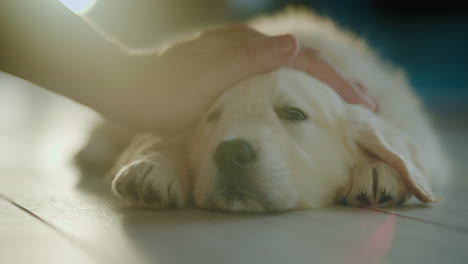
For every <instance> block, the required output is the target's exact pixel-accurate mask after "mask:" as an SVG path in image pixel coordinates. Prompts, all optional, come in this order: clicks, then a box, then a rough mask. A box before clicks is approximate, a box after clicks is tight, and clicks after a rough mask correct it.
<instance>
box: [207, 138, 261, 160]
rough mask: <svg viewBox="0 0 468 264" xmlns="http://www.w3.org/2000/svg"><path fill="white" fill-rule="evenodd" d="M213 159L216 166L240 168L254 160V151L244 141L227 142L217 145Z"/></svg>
mask: <svg viewBox="0 0 468 264" xmlns="http://www.w3.org/2000/svg"><path fill="white" fill-rule="evenodd" d="M214 159H215V162H216V164H217V165H218V166H236V167H242V166H244V165H247V164H248V163H250V162H252V161H254V160H255V151H254V150H253V148H252V145H251V144H250V143H249V142H247V141H245V140H242V139H234V140H227V141H223V142H221V144H219V145H218V148H217V149H216V152H215V155H214Z"/></svg>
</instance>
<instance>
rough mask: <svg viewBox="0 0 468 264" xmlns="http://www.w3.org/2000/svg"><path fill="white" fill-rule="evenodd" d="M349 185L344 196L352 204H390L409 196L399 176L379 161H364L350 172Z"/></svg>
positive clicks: (400, 201) (398, 202)
mask: <svg viewBox="0 0 468 264" xmlns="http://www.w3.org/2000/svg"><path fill="white" fill-rule="evenodd" d="M351 177H352V179H351V186H350V188H349V191H348V193H347V195H346V197H345V198H344V199H345V201H346V202H347V203H348V204H350V205H354V206H392V205H399V204H402V203H403V202H404V201H406V200H407V199H408V198H409V197H410V192H409V191H408V190H407V188H406V187H405V185H404V183H403V181H402V180H401V176H400V174H399V173H398V172H396V171H395V170H394V169H393V168H391V167H390V166H388V165H387V164H385V163H384V162H381V161H374V162H365V163H361V164H360V165H357V166H356V167H354V168H353V170H352V172H351Z"/></svg>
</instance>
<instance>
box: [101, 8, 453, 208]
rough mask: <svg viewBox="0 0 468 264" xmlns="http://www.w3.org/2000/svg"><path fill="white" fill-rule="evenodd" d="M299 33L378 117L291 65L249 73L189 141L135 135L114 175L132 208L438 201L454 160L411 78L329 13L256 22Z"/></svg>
mask: <svg viewBox="0 0 468 264" xmlns="http://www.w3.org/2000/svg"><path fill="white" fill-rule="evenodd" d="M250 25H251V26H252V27H254V28H255V29H257V30H259V31H260V32H263V33H265V34H283V33H292V34H294V35H295V36H296V37H297V38H298V39H299V41H300V42H301V45H303V46H308V47H311V48H315V49H317V50H320V52H322V53H323V54H324V55H325V56H326V57H327V58H329V59H330V60H331V62H332V63H333V64H334V65H335V66H336V67H337V68H338V69H340V70H341V71H343V72H344V73H345V74H346V75H347V76H349V77H350V78H351V79H353V80H357V81H359V82H360V83H362V84H364V86H365V87H367V89H368V93H369V94H370V95H371V96H372V97H374V98H376V99H377V101H378V102H379V105H380V111H379V113H377V114H376V113H373V112H371V111H369V110H368V109H366V108H364V107H362V106H359V105H351V104H348V103H346V102H345V101H343V100H342V99H341V98H340V97H339V96H338V95H337V94H336V93H335V92H334V90H332V89H331V88H330V87H329V86H327V85H326V84H324V83H323V82H321V81H319V80H318V79H316V78H314V77H312V76H310V75H308V74H305V73H302V72H299V71H295V70H291V69H286V68H282V69H278V70H275V71H272V72H269V73H265V74H259V75H256V76H253V77H251V78H248V79H246V80H244V81H242V82H240V83H238V84H237V85H236V86H235V87H233V88H232V89H230V90H229V91H227V92H226V93H225V94H224V95H222V96H221V97H220V98H219V99H218V100H217V101H216V102H215V103H214V104H213V105H212V106H211V108H210V109H209V110H208V111H207V113H206V115H205V117H204V118H203V120H201V121H200V123H199V124H198V126H197V128H196V129H194V131H191V132H190V133H189V134H188V136H182V137H177V138H170V137H165V138H159V137H156V136H153V135H149V134H143V135H137V136H135V138H134V139H133V140H132V142H131V143H130V145H129V146H128V147H127V149H126V150H125V151H124V152H123V153H122V154H121V156H120V158H119V159H118V161H117V162H116V164H115V166H114V167H113V169H111V171H110V172H109V174H110V177H111V179H112V190H113V192H114V194H115V195H117V196H118V197H121V198H123V199H125V200H127V201H129V202H130V203H131V204H133V205H137V206H146V207H152V208H168V207H176V208H181V207H184V206H186V205H187V203H188V201H191V200H193V202H194V204H195V206H197V207H201V208H206V209H216V210H228V211H248V212H262V211H278V210H290V209H305V208H317V207H322V206H326V205H330V204H333V203H336V202H345V203H348V204H350V205H358V206H389V205H398V204H401V203H403V202H404V201H406V200H407V199H408V198H410V197H411V196H412V195H414V196H415V197H416V198H417V199H419V200H420V201H421V202H424V203H426V202H433V201H435V200H436V197H435V196H434V194H433V193H432V191H431V184H430V177H439V178H440V177H444V176H445V175H446V172H447V166H446V162H445V156H444V155H443V152H442V150H441V148H440V146H439V142H438V140H437V138H436V136H435V133H434V130H433V128H432V127H431V125H430V123H429V122H428V119H427V117H426V115H425V113H424V111H423V108H422V106H421V104H420V101H419V99H418V98H417V96H416V95H415V94H414V93H413V92H412V91H411V90H410V87H409V84H408V82H407V81H406V79H405V76H404V74H403V73H402V72H401V71H400V70H398V69H395V68H393V67H391V66H390V65H388V64H386V63H384V62H382V61H381V60H379V59H378V58H377V56H376V55H375V54H374V53H372V52H371V51H370V49H369V48H368V47H367V46H366V44H365V43H364V42H363V41H362V40H360V39H358V38H356V37H355V36H353V35H352V34H349V33H346V32H343V31H341V30H340V29H338V28H336V27H335V25H334V24H333V23H332V22H331V21H328V20H325V19H323V18H319V17H316V16H315V15H313V14H311V13H309V12H307V11H297V10H289V11H287V12H285V13H282V14H280V15H278V16H274V17H265V18H260V19H257V20H255V21H253V22H252V23H251V24H250Z"/></svg>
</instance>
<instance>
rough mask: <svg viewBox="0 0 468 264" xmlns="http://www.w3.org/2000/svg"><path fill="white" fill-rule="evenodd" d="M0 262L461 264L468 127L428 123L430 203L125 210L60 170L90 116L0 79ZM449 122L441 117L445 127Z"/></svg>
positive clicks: (93, 184)
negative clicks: (433, 184) (434, 135)
mask: <svg viewBox="0 0 468 264" xmlns="http://www.w3.org/2000/svg"><path fill="white" fill-rule="evenodd" d="M0 94H2V96H1V97H0V131H1V133H3V136H2V137H0V146H1V148H0V263H8V264H9V263H12V264H13V263H14V264H22V263H70V264H72V263H80V264H84V263H112V264H115V263H134V264H138V263H164V264H166V263H167V264H171V263H183V264H185V263H271V264H273V263H282V264H284V263H360V264H361V263H427V264H429V263H466V261H467V259H468V203H467V202H466V201H468V175H467V174H466V173H465V171H467V170H468V163H467V162H466V157H468V140H467V139H468V137H467V135H468V133H467V132H468V125H467V123H466V121H464V119H463V118H466V117H463V115H464V112H456V113H457V114H459V117H457V115H456V114H455V115H454V113H452V112H450V111H445V110H444V109H441V110H440V111H436V112H435V113H434V118H435V120H436V124H437V126H438V127H439V128H443V129H442V134H443V138H444V142H445V144H446V145H447V148H448V150H449V153H450V155H451V157H452V159H453V161H454V165H455V172H454V175H453V177H452V178H451V180H450V181H449V182H448V184H447V185H446V186H444V187H442V188H440V189H439V190H437V194H438V195H439V196H440V197H441V200H440V202H438V203H436V204H433V205H429V206H423V205H419V204H417V203H414V204H411V205H408V206H405V207H402V208H392V209H379V210H372V209H364V208H349V207H339V206H337V207H330V208H324V209H319V210H310V211H298V212H288V213H281V214H267V215H252V214H224V213H214V212H206V211H199V210H173V211H161V212H158V211H150V210H142V209H131V208H126V207H125V206H122V205H120V204H118V203H116V202H115V201H114V200H113V199H111V197H110V196H109V194H108V192H107V189H106V186H105V185H103V184H102V182H101V180H100V176H99V175H91V173H87V174H86V175H81V173H80V171H79V170H77V169H76V167H75V166H74V165H73V163H72V162H71V158H72V156H73V154H74V153H75V152H76V151H77V150H78V149H79V147H80V146H81V145H82V144H83V142H84V140H85V138H86V133H87V131H88V130H89V129H90V127H91V125H92V123H93V121H94V120H95V119H96V116H95V114H94V113H92V112H91V111H89V110H87V109H85V108H83V107H81V106H79V105H77V104H74V103H72V102H70V101H68V100H66V99H64V98H61V97H58V96H55V95H51V94H48V93H47V92H45V91H43V90H41V89H38V88H37V87H34V86H33V85H31V84H28V83H26V82H24V81H21V80H18V79H15V78H13V77H11V76H9V75H6V74H4V73H1V72H0ZM449 117H450V118H449Z"/></svg>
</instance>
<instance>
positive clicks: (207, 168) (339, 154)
mask: <svg viewBox="0 0 468 264" xmlns="http://www.w3.org/2000/svg"><path fill="white" fill-rule="evenodd" d="M347 107H348V106H347V105H346V104H345V103H344V102H343V101H342V100H341V98H339V97H338V95H337V94H336V93H335V92H334V91H333V90H332V89H330V88H329V87H327V86H326V85H324V84H323V83H321V82H320V81H318V80H316V79H314V78H312V77H310V76H308V75H306V74H304V73H301V72H297V71H293V70H288V69H280V70H277V71H273V72H271V73H267V74H262V75H258V76H254V77H251V78H249V79H247V80H245V81H243V82H241V83H239V84H238V85H236V87H233V88H232V89H230V90H229V91H228V92H226V93H225V94H224V95H223V96H222V97H220V98H219V99H218V100H217V102H216V103H215V104H214V105H213V106H212V107H211V108H210V109H209V111H207V113H206V115H205V117H204V119H203V121H202V122H201V123H200V124H199V126H198V127H197V129H196V130H195V133H194V135H193V138H192V141H191V146H190V157H189V161H190V168H191V170H192V172H193V182H194V189H193V195H194V200H195V203H196V204H197V205H198V206H200V207H203V208H208V209H219V210H231V211H275V210H287V209H296V208H297V209H298V208H314V207H320V206H324V205H327V204H331V203H333V202H334V201H335V200H336V199H337V193H338V192H339V190H343V189H347V186H348V185H349V184H350V180H349V179H350V177H349V170H350V168H351V167H352V166H353V164H354V163H356V157H355V155H354V153H353V149H354V147H353V146H354V145H355V144H354V143H353V142H350V137H348V136H347V135H348V134H349V133H348V132H346V131H347V128H346V126H347V124H346V122H345V116H346V115H347V113H346V111H347ZM351 126H352V125H351ZM353 140H354V139H351V141H353ZM354 141H356V140H354Z"/></svg>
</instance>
